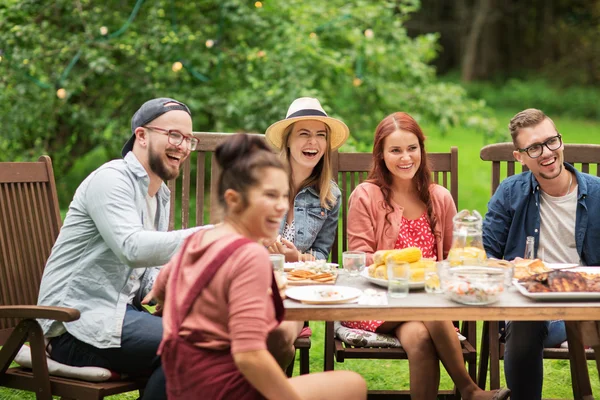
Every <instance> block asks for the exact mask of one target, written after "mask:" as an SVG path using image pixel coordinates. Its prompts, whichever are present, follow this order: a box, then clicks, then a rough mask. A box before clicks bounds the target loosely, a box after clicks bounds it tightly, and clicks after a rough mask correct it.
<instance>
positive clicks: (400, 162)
mask: <svg viewBox="0 0 600 400" xmlns="http://www.w3.org/2000/svg"><path fill="white" fill-rule="evenodd" d="M455 214H456V206H455V204H454V201H453V200H452V196H451V195H450V192H449V191H448V190H447V189H446V188H444V187H443V186H440V185H437V184H435V183H432V181H431V171H430V169H429V166H428V165H427V152H426V151H425V136H424V135H423V131H422V130H421V128H420V127H419V125H418V124H417V122H416V121H415V120H414V119H413V118H412V117H411V116H410V115H408V114H406V113H403V112H396V113H394V114H391V115H388V116H387V117H385V118H384V119H383V120H382V121H381V122H380V123H379V125H378V126H377V129H376V130H375V141H374V144H373V165H372V168H371V171H370V173H369V176H368V179H367V180H366V181H365V182H363V183H361V184H360V185H358V186H357V187H356V189H355V190H354V191H353V192H352V194H351V195H350V200H349V207H348V220H349V221H352V223H351V224H348V248H349V249H350V250H356V251H364V252H365V253H366V254H367V265H369V264H371V263H373V254H374V253H375V252H376V251H377V250H388V249H402V248H406V247H413V246H414V247H419V248H420V249H421V252H422V253H423V257H430V258H437V259H438V260H442V259H444V258H446V256H447V255H448V252H449V250H450V246H451V241H452V217H453V216H454V215H455ZM342 325H344V326H346V327H349V328H358V329H364V330H368V331H372V332H378V333H389V334H393V335H395V336H396V337H397V338H398V339H399V340H400V343H402V347H403V348H404V350H405V351H406V353H407V356H408V361H409V370H410V387H411V398H413V399H435V398H437V393H438V386H439V380H440V368H439V361H442V363H443V364H444V367H445V368H446V370H447V371H448V374H449V375H450V377H451V378H452V380H453V381H454V383H455V384H456V387H457V388H458V390H459V391H460V393H461V395H462V398H463V399H467V400H469V399H496V400H498V399H507V398H508V397H509V396H510V391H509V390H508V389H502V390H498V391H483V390H481V389H480V388H479V387H478V386H477V385H476V384H475V382H473V380H472V379H471V377H470V376H469V374H468V373H467V370H466V369H465V366H464V360H463V355H462V350H461V347H460V342H459V340H458V337H457V335H456V332H455V329H454V325H453V324H452V322H451V321H424V322H420V321H410V322H391V321H358V322H350V321H347V322H342Z"/></svg>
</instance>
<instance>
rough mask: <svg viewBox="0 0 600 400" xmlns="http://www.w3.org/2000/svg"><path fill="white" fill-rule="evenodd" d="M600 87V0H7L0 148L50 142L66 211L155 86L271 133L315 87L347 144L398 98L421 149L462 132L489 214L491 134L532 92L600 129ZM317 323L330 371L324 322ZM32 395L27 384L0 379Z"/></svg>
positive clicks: (368, 132)
mask: <svg viewBox="0 0 600 400" xmlns="http://www.w3.org/2000/svg"><path fill="white" fill-rule="evenodd" d="M599 86H600V1H599V0H590V1H586V0H553V1H544V0H526V1H517V0H456V1H452V0H423V1H417V0H381V1H376V2H373V1H366V0H364V1H363V0H353V1H351V0H328V1H327V2H317V1H302V0H264V1H242V0H223V1H209V0H199V1H194V2H189V1H182V0H146V1H144V0H135V1H134V0H129V1H125V2H122V1H116V0H106V1H102V2H100V1H92V0H56V1H53V2H39V1H34V0H0V126H1V127H2V135H1V136H0V161H20V160H34V159H37V157H38V156H39V155H41V154H49V155H50V156H51V157H52V159H53V162H54V168H55V176H56V180H57V185H58V190H59V198H60V204H61V209H63V210H64V211H66V209H67V207H68V203H69V201H70V199H71V198H72V195H73V193H74V191H75V189H76V188H77V186H78V185H79V183H80V182H81V181H82V180H83V179H84V178H85V176H87V174H89V172H91V171H92V170H94V169H95V168H97V167H98V166H99V165H101V164H102V163H103V162H105V161H107V160H110V159H113V158H117V157H119V155H120V148H121V147H122V145H123V144H124V142H125V141H126V140H127V138H128V137H129V135H130V129H129V125H130V118H131V115H132V114H133V112H135V110H136V109H137V108H138V107H139V106H140V105H141V104H142V103H143V102H144V101H146V100H147V99H150V98H153V97H162V96H168V97H174V98H176V99H179V100H181V101H183V102H185V103H187V104H188V105H189V106H190V108H191V110H192V115H193V120H194V130H195V131H204V132H264V130H265V129H266V127H268V126H269V125H270V124H271V123H273V122H275V121H277V120H279V119H281V118H283V117H284V116H285V112H286V109H287V107H288V105H289V104H290V102H291V101H292V100H293V99H294V98H296V97H300V96H314V97H317V98H319V99H320V101H321V103H322V104H323V106H324V108H325V110H326V111H327V112H328V113H329V114H330V115H332V116H335V117H338V118H340V119H342V120H344V121H345V122H346V123H347V124H348V126H349V127H350V130H351V139H350V140H349V141H348V143H347V144H346V145H345V146H344V147H342V149H341V151H367V152H369V151H371V148H372V137H373V132H374V129H375V126H376V125H377V123H378V122H379V121H380V120H381V119H382V118H383V117H384V116H386V115H388V114H389V113H391V112H394V111H406V112H408V113H410V114H411V115H413V116H414V117H416V118H417V119H418V121H419V122H420V123H421V125H422V127H423V129H424V132H425V134H426V136H427V138H428V140H427V142H426V147H427V150H429V151H448V150H449V148H450V146H458V149H459V178H460V179H459V182H460V188H459V209H460V208H468V209H477V210H479V211H480V212H481V213H482V214H483V213H485V211H486V204H487V201H488V199H489V195H490V174H491V168H490V166H489V165H486V164H485V163H484V162H482V161H481V160H480V159H479V150H480V148H481V147H482V146H484V145H485V144H488V143H492V142H497V141H507V140H508V139H509V136H508V132H507V128H506V127H507V124H508V121H509V120H510V118H511V117H512V116H513V115H514V114H515V113H517V112H518V111H520V110H522V109H524V108H529V107H535V108H540V109H542V110H544V111H545V112H546V113H547V114H548V115H549V116H550V117H551V118H553V120H554V121H555V123H556V126H557V128H558V130H559V131H560V132H561V134H563V138H564V141H565V142H568V143H600V90H599ZM594 172H595V171H594ZM311 326H313V329H314V331H315V335H314V336H313V349H312V351H311V371H319V370H322V365H323V363H322V337H323V334H322V324H321V323H313V324H311ZM545 363H546V370H545V371H546V379H545V382H544V397H560V398H570V397H571V396H572V394H571V390H570V375H569V368H568V362H567V361H546V362H545ZM590 365H591V364H590ZM336 368H339V369H341V368H344V369H345V368H348V369H353V370H355V371H358V372H360V373H362V374H363V376H365V378H367V380H368V382H369V387H370V388H372V389H384V388H395V387H399V386H404V387H407V386H408V369H407V364H406V362H402V361H395V362H394V361H371V360H369V361H361V360H351V361H346V362H345V363H343V364H337V365H336ZM297 370H298V368H296V371H297ZM590 375H591V377H592V380H593V381H592V384H593V389H594V391H595V393H597V394H599V393H600V383H599V382H598V374H597V373H596V372H595V370H591V374H590ZM442 382H443V383H442V386H443V387H447V388H448V387H450V386H451V384H450V381H449V378H448V377H447V376H445V375H444V376H443V378H442ZM28 396H29V397H28ZM22 398H33V397H32V396H30V395H28V394H24V393H22V392H11V391H8V390H6V389H0V399H22ZM114 398H115V399H129V398H131V399H133V398H136V396H135V395H134V394H131V395H122V396H114Z"/></svg>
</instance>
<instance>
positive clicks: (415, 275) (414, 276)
mask: <svg viewBox="0 0 600 400" xmlns="http://www.w3.org/2000/svg"><path fill="white" fill-rule="evenodd" d="M424 280H425V268H418V269H411V270H410V278H409V281H411V282H423V281H424Z"/></svg>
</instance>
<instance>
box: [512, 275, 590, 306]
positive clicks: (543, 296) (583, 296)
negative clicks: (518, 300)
mask: <svg viewBox="0 0 600 400" xmlns="http://www.w3.org/2000/svg"><path fill="white" fill-rule="evenodd" d="M513 285H514V286H515V287H516V288H517V290H518V291H519V292H521V294H522V295H523V296H526V297H529V298H530V299H533V300H559V301H560V300H600V292H541V293H530V292H528V291H527V289H526V288H525V286H523V285H522V284H520V283H519V282H518V281H517V280H516V279H515V280H514V282H513Z"/></svg>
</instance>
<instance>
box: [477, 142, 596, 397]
mask: <svg viewBox="0 0 600 400" xmlns="http://www.w3.org/2000/svg"><path fill="white" fill-rule="evenodd" d="M564 146H565V148H564V158H565V161H567V162H568V163H570V164H573V165H575V167H576V168H578V170H579V171H581V172H585V173H590V166H592V167H593V166H594V165H595V169H596V175H597V176H600V145H596V144H565V145H564ZM513 151H514V145H513V144H512V143H511V142H506V143H496V144H491V145H487V146H485V147H483V148H482V149H481V151H480V153H479V156H480V157H481V159H482V160H483V161H490V162H491V163H492V187H491V193H492V195H493V194H494V192H495V191H496V189H497V188H498V185H500V182H501V180H502V179H503V178H506V177H509V176H512V175H514V174H515V173H521V172H524V171H527V167H525V166H522V165H521V163H519V162H517V161H516V160H515V159H514V157H513ZM593 169H594V168H592V172H593ZM503 327H504V323H503V322H502V323H499V322H498V321H485V322H484V323H483V331H482V341H481V347H480V361H479V373H478V385H479V386H480V387H485V385H486V379H487V371H488V367H489V371H490V388H491V389H497V388H499V387H500V360H502V359H504V343H503V342H501V340H500V337H501V335H500V333H501V331H502V330H503ZM497 333H498V334H497ZM544 358H546V359H559V360H568V359H570V354H569V349H564V348H548V349H544ZM585 358H586V359H588V360H593V359H594V351H593V350H591V349H588V350H586V351H585Z"/></svg>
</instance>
